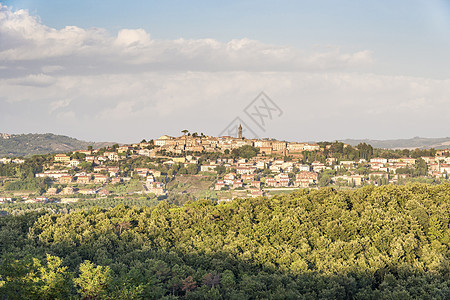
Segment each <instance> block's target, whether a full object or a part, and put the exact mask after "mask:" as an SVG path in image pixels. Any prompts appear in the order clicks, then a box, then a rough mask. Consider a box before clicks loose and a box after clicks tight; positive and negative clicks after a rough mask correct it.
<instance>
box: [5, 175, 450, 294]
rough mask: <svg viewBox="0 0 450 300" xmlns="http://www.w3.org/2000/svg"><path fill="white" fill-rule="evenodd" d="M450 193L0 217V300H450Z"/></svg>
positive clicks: (404, 190) (413, 191)
mask: <svg viewBox="0 0 450 300" xmlns="http://www.w3.org/2000/svg"><path fill="white" fill-rule="evenodd" d="M449 205H450V185H438V186H431V185H425V184H414V185H408V186H391V185H388V186H381V187H373V186H368V187H364V188H362V189H358V190H353V191H336V190H334V189H331V188H323V189H319V190H311V191H308V190H297V191H295V192H293V193H291V194H287V195H280V196H275V197H272V198H270V199H268V198H263V197H260V198H255V199H236V200H234V201H231V202H228V203H225V204H216V203H214V202H212V201H207V200H201V201H195V202H189V203H187V204H185V205H184V206H183V207H177V206H170V205H168V204H167V203H166V202H161V203H160V204H158V205H157V206H156V207H152V208H150V207H141V208H137V207H127V206H124V205H122V204H119V205H117V206H116V207H114V208H112V209H101V208H97V207H93V208H90V209H89V210H81V209H80V210H76V211H73V212H71V213H68V214H53V213H49V212H31V213H25V214H22V215H17V216H11V215H7V216H3V217H1V218H0V251H1V262H0V295H2V298H3V299H23V298H45V299H55V298H59V299H63V298H64V299H65V298H68V297H76V298H98V299H104V298H110V299H179V298H186V299H259V298H260V299H265V298H269V299H302V298H304V299H449V298H450V285H449V284H450V265H449V240H450V229H449V217H450V206H449Z"/></svg>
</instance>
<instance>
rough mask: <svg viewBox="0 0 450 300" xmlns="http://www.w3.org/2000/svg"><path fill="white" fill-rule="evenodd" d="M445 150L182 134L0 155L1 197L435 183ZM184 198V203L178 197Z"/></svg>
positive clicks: (214, 193)
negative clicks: (68, 149)
mask: <svg viewBox="0 0 450 300" xmlns="http://www.w3.org/2000/svg"><path fill="white" fill-rule="evenodd" d="M449 155H450V150H448V149H447V150H434V149H431V150H418V149H417V150H414V151H410V150H397V151H394V150H385V149H373V148H372V147H371V146H370V145H367V144H364V143H363V144H360V145H358V146H356V147H352V146H350V145H347V144H343V143H339V142H334V143H330V142H322V143H299V142H285V141H277V140H270V139H246V138H244V137H243V136H242V128H241V127H240V128H239V136H238V137H230V136H222V137H212V136H205V135H203V134H197V133H192V134H191V133H189V132H188V131H187V130H184V131H183V135H181V136H179V137H171V136H168V135H164V136H161V137H160V138H158V139H155V140H151V141H146V140H143V141H141V142H140V143H136V144H131V145H117V144H116V145H114V146H111V147H106V148H101V149H92V147H89V148H88V149H82V150H78V151H74V152H69V153H60V154H48V155H41V156H33V157H32V158H26V159H24V158H15V159H13V158H2V159H0V176H1V177H0V178H1V189H0V202H2V203H3V202H11V201H13V202H15V201H28V202H48V201H69V202H70V201H76V200H78V199H79V198H97V197H125V196H130V195H136V194H137V195H146V196H148V197H155V198H157V199H171V200H172V201H173V202H178V203H179V202H180V201H183V200H182V199H184V200H186V199H198V198H211V199H215V200H218V201H226V200H231V199H233V198H236V197H259V196H271V195H275V194H278V193H283V192H288V191H292V190H294V189H298V188H317V187H322V186H333V187H336V188H340V189H351V188H356V187H360V186H364V185H384V184H404V183H407V182H410V181H419V182H428V183H440V182H443V181H446V180H447V176H448V175H447V174H448V173H449V172H450V157H449ZM180 199H181V200H180Z"/></svg>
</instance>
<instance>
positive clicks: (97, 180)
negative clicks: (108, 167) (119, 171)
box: [94, 174, 109, 184]
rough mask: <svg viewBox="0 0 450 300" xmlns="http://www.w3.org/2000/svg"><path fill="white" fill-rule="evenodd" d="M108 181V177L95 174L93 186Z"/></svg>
mask: <svg viewBox="0 0 450 300" xmlns="http://www.w3.org/2000/svg"><path fill="white" fill-rule="evenodd" d="M108 181H109V177H108V176H106V175H102V174H95V175H94V183H95V184H105V183H107V182H108Z"/></svg>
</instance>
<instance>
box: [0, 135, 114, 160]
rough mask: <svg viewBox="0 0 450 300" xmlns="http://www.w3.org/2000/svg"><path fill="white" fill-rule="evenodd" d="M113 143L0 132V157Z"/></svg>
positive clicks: (96, 146) (72, 149) (59, 136)
mask: <svg viewBox="0 0 450 300" xmlns="http://www.w3.org/2000/svg"><path fill="white" fill-rule="evenodd" d="M113 144H114V143H108V142H105V143H95V142H86V141H80V140H77V139H74V138H71V137H68V136H64V135H56V134H52V133H45V134H32V133H30V134H5V133H0V157H4V156H10V157H11V156H31V155H34V154H45V153H58V152H70V151H74V150H80V149H87V147H88V146H92V147H93V148H94V149H95V148H101V147H105V146H110V145H113Z"/></svg>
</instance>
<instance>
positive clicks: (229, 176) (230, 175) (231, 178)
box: [223, 173, 236, 184]
mask: <svg viewBox="0 0 450 300" xmlns="http://www.w3.org/2000/svg"><path fill="white" fill-rule="evenodd" d="M235 178H236V177H235V174H234V173H228V174H226V175H225V176H224V177H223V180H224V182H225V184H233V182H234V179H235Z"/></svg>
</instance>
